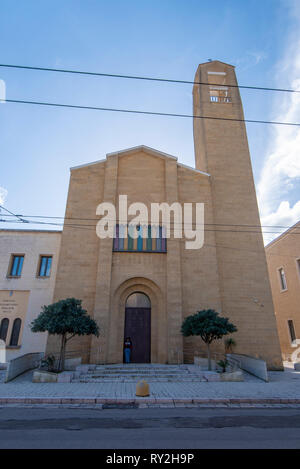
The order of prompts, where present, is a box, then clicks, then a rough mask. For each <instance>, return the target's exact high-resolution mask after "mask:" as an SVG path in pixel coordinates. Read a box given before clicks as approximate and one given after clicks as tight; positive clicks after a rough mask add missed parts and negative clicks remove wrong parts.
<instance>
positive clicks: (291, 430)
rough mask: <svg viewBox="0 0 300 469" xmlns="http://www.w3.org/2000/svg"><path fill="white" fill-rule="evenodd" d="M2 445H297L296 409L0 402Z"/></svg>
mask: <svg viewBox="0 0 300 469" xmlns="http://www.w3.org/2000/svg"><path fill="white" fill-rule="evenodd" d="M0 448H1V449H4V448H7V449H11V448H19V449H23V448H26V449H27V448H31V449H37V448H41V449H42V448H52V449H54V448H56V449H61V448H67V449H73V448H81V449H85V448H106V449H107V448H108V449H124V448H130V449H131V448H134V449H140V448H157V449H168V448H169V449H170V448H174V449H175V448H176V449H178V448H180V449H189V448H209V449H211V448H214V449H215V448H264V449H269V448H283V449H286V448H300V409H299V410H298V409H288V408H286V409H283V408H278V409H267V408H265V409H264V408H260V409H257V408H256V409H254V408H250V409H240V408H234V409H226V408H214V409H208V408H190V409H188V408H178V409H168V408H164V409H163V408H153V409H151V408H150V409H105V410H101V409H83V408H24V407H23V408H21V407H19V408H18V407H2V408H0Z"/></svg>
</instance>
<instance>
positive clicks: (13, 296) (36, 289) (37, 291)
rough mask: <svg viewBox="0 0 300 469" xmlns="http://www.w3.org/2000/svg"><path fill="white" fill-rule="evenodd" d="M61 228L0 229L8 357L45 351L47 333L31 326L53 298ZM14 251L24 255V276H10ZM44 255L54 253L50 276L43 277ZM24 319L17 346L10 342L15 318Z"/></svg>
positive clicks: (1, 312) (0, 294) (1, 313)
mask: <svg viewBox="0 0 300 469" xmlns="http://www.w3.org/2000/svg"><path fill="white" fill-rule="evenodd" d="M60 240H61V232H60V231H59V232H58V231H40V230H0V324H1V321H2V320H3V319H4V318H7V319H9V327H8V331H7V337H6V359H7V360H10V359H12V358H16V357H19V356H21V355H24V354H26V353H31V352H44V351H45V347H46V341H47V334H46V333H45V334H42V333H35V334H33V333H32V332H31V330H30V326H29V325H30V323H31V322H32V320H33V319H34V318H35V317H37V316H38V314H39V313H40V311H41V308H42V306H43V305H47V304H49V303H51V302H52V297H53V290H54V283H55V275H56V266H57V262H58V256H59V248H60ZM14 254H22V255H24V262H23V267H22V272H21V276H20V277H10V276H9V273H10V271H9V269H10V266H11V259H12V256H13V255H14ZM41 255H45V256H46V255H49V256H52V266H51V272H50V277H39V276H38V268H39V263H40V256H41ZM17 318H20V319H21V321H22V322H21V330H20V335H19V341H18V345H17V346H10V345H9V343H10V338H11V333H12V326H13V321H14V319H17Z"/></svg>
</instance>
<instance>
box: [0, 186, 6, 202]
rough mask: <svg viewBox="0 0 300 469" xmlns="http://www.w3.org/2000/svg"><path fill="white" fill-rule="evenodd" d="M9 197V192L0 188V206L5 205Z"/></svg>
mask: <svg viewBox="0 0 300 469" xmlns="http://www.w3.org/2000/svg"><path fill="white" fill-rule="evenodd" d="M6 197H7V190H6V189H4V187H1V186H0V205H4V203H5V200H6Z"/></svg>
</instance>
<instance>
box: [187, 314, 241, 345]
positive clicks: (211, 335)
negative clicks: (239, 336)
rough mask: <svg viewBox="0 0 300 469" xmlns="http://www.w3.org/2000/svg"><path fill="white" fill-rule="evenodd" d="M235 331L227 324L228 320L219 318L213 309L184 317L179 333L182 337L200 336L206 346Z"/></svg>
mask: <svg viewBox="0 0 300 469" xmlns="http://www.w3.org/2000/svg"><path fill="white" fill-rule="evenodd" d="M236 331H237V328H236V326H235V325H234V324H232V323H231V322H229V319H228V318H223V317H221V316H219V314H218V313H217V312H216V311H215V310H213V309H204V310H202V311H198V313H196V314H193V315H191V316H188V317H186V318H185V319H184V321H183V323H182V326H181V333H182V335H183V336H184V337H188V336H193V335H196V336H200V337H201V339H202V340H203V341H204V342H205V343H206V344H208V345H209V344H211V342H213V341H214V340H216V339H221V338H222V337H223V336H224V335H227V334H230V333H232V332H236Z"/></svg>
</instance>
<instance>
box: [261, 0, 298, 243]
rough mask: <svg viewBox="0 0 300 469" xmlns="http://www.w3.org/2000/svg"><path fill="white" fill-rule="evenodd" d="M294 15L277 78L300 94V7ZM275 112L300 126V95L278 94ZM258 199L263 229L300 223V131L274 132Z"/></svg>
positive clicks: (277, 117)
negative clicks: (294, 24) (266, 226)
mask: <svg viewBox="0 0 300 469" xmlns="http://www.w3.org/2000/svg"><path fill="white" fill-rule="evenodd" d="M292 14H293V19H294V21H295V23H297V28H295V30H294V31H293V32H292V33H291V34H290V37H289V39H288V42H287V48H286V53H285V56H284V58H283V60H282V61H280V63H279V64H278V67H277V69H278V73H277V77H278V83H280V84H281V85H282V84H284V86H285V87H289V88H290V89H295V90H300V78H299V77H300V5H297V4H294V5H293V9H292ZM274 109H276V111H275V112H274V120H278V121H282V122H300V93H286V94H285V93H280V94H278V96H277V97H276V99H275V101H274ZM257 195H258V203H259V208H260V215H261V223H262V225H277V226H278V225H280V226H286V227H288V226H291V225H293V224H295V223H296V222H298V221H299V220H300V127H287V126H276V128H274V137H273V139H272V143H271V145H269V148H268V150H267V154H266V157H265V161H264V165H263V168H262V171H261V174H260V179H259V183H258V187H257ZM265 230H266V231H270V230H269V229H267V228H265ZM276 231H277V233H276V234H274V235H270V234H266V235H265V241H266V242H269V241H271V239H274V238H275V237H276V236H278V229H277V230H276ZM282 231H285V229H282Z"/></svg>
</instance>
